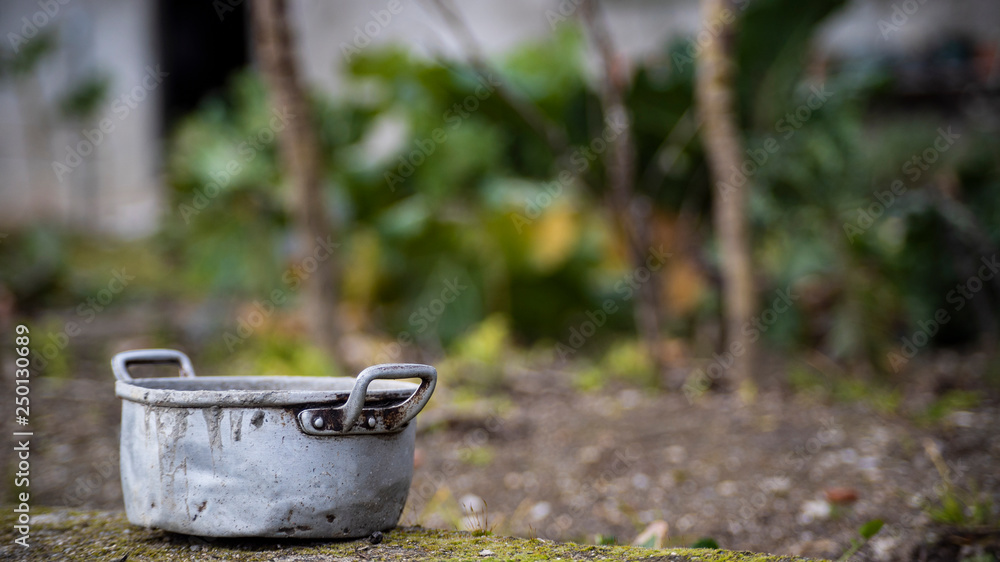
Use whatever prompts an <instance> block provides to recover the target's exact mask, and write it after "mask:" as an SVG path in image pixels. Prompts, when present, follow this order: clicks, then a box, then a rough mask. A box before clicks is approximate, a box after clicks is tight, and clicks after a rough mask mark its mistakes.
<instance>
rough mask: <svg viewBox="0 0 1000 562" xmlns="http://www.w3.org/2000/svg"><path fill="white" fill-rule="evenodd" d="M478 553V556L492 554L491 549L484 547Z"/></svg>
mask: <svg viewBox="0 0 1000 562" xmlns="http://www.w3.org/2000/svg"><path fill="white" fill-rule="evenodd" d="M479 555H480V556H493V551H492V550H490V549H488V548H484V549H483V550H480V551H479Z"/></svg>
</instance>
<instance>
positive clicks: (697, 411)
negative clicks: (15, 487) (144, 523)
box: [3, 319, 1000, 561]
mask: <svg viewBox="0 0 1000 562" xmlns="http://www.w3.org/2000/svg"><path fill="white" fill-rule="evenodd" d="M119 320H120V319H119ZM115 325H116V326H117V327H116V328H115V329H114V330H111V332H117V333H111V332H107V333H102V332H101V331H100V330H97V329H95V330H91V331H89V332H88V333H87V334H86V335H85V336H80V337H79V338H77V339H76V340H75V341H73V342H72V344H71V351H72V353H73V357H74V359H73V362H72V366H73V372H74V375H75V376H74V377H72V378H65V379H60V380H55V379H46V378H39V379H36V380H34V381H33V385H34V386H33V387H32V388H33V390H32V391H33V395H32V396H33V399H34V400H35V401H34V402H33V405H34V406H35V407H34V411H33V420H32V429H33V430H34V432H35V436H34V437H33V441H32V446H33V455H34V456H33V459H32V461H33V462H32V471H33V474H32V498H33V500H34V502H35V504H36V505H51V506H73V507H81V508H95V509H121V505H122V504H121V490H120V487H119V481H118V463H117V459H118V452H117V451H118V424H119V415H120V404H119V402H118V400H117V399H116V398H115V397H114V391H113V380H112V375H111V373H110V369H109V367H108V365H107V359H108V356H109V353H110V351H109V349H110V348H113V347H115V346H118V347H121V346H123V345H127V344H129V343H130V342H138V343H140V344H141V338H140V339H139V340H136V339H135V338H134V337H132V336H129V335H122V332H121V330H122V328H121V326H125V329H126V330H127V329H128V326H129V322H124V321H122V322H118V321H116V322H115ZM125 333H126V334H128V333H129V332H127V331H126V332H125ZM130 338H131V339H130ZM935 361H937V360H933V361H932V360H931V359H928V365H929V367H928V368H932V367H933V368H937V367H936V366H935V365H938V363H940V362H941V361H945V362H947V361H951V362H952V363H954V361H955V360H954V357H951V358H945V359H941V360H940V361H937V362H935ZM959 363H960V364H961V365H962V367H961V369H965V370H969V371H974V370H975V369H977V368H979V367H978V366H977V363H976V360H975V358H972V359H968V360H966V359H965V358H963V359H962V361H960V362H959ZM961 369H959V370H961ZM510 371H511V372H510V373H509V376H508V381H507V386H508V387H509V389H510V391H509V392H507V393H502V394H497V395H495V396H492V397H486V398H482V399H480V400H478V401H475V402H471V403H470V402H469V401H468V400H464V401H463V402H462V403H461V405H460V406H459V405H453V404H452V402H453V401H454V402H455V403H456V404H457V403H458V401H457V400H456V394H455V393H454V392H453V391H450V390H449V389H447V388H446V387H443V386H442V388H441V389H440V390H439V392H438V393H437V394H436V395H435V398H434V400H433V401H432V403H433V406H432V407H431V408H430V409H429V410H428V411H427V412H425V413H423V414H421V416H420V418H419V419H420V433H419V434H418V442H417V447H418V452H417V458H416V459H415V460H416V465H417V469H416V472H415V477H414V483H413V487H412V489H411V494H410V499H409V502H408V506H407V509H406V511H405V512H404V517H403V521H402V523H403V524H408V525H412V524H422V525H425V526H430V527H441V528H451V529H454V528H455V527H456V526H458V527H465V528H472V529H474V528H483V527H487V528H491V529H492V530H494V531H495V532H497V533H504V534H513V535H518V536H524V537H539V538H546V539H557V540H576V541H581V542H594V541H595V540H599V539H598V537H597V536H598V535H600V536H601V537H604V540H605V541H610V540H611V537H614V539H616V540H618V541H620V542H623V543H627V542H631V541H632V540H633V538H634V537H635V536H636V535H637V534H639V533H640V532H641V531H642V530H643V529H644V528H646V527H647V526H648V525H649V524H650V523H652V522H654V521H657V520H663V521H666V522H667V523H668V525H669V538H668V544H670V545H675V546H682V545H685V546H686V545H690V544H691V543H693V542H694V541H696V540H698V539H699V538H702V537H711V538H713V539H715V540H716V541H717V542H718V543H719V545H721V546H722V547H723V548H728V549H734V550H752V551H758V552H771V553H776V554H792V555H802V556H809V557H823V558H836V557H837V556H839V555H840V554H841V553H842V552H844V550H846V549H847V548H848V547H849V545H850V541H851V539H852V538H854V537H856V536H857V530H858V528H859V527H860V526H861V525H862V524H863V523H865V522H866V521H868V520H871V519H876V518H879V519H883V520H884V521H885V523H886V525H885V527H884V528H883V529H882V531H881V532H880V533H879V534H878V535H876V537H875V538H874V540H872V541H871V542H870V543H869V544H868V545H867V546H865V547H864V548H863V549H862V550H861V552H860V553H859V556H860V558H861V559H870V560H917V559H925V560H948V559H956V560H957V559H961V558H962V557H971V556H974V555H980V556H981V557H980V558H975V560H984V561H985V560H990V558H986V557H982V555H984V554H985V555H989V554H992V556H993V557H994V558H992V559H993V560H997V559H1000V555H998V554H997V552H998V550H1000V536H998V535H997V534H995V533H993V532H990V531H982V532H977V531H976V530H971V531H970V530H968V529H963V530H956V529H952V528H947V527H942V526H941V525H939V524H936V523H934V522H932V521H931V519H930V516H929V511H928V509H926V508H925V507H923V506H924V504H925V503H926V501H927V500H929V499H930V500H932V499H935V498H937V497H938V496H939V494H940V493H941V491H942V489H943V487H942V476H941V472H940V470H938V468H940V467H937V468H936V467H935V464H934V460H935V459H937V460H938V461H940V462H943V463H944V465H945V468H944V469H945V470H946V474H947V475H948V477H949V478H950V479H951V480H952V481H954V482H956V483H960V484H962V485H964V486H968V485H970V484H973V483H974V485H975V486H976V488H977V490H978V491H979V492H981V493H983V494H984V495H985V496H986V497H988V498H991V501H992V505H991V509H992V510H993V511H994V517H995V516H996V511H997V509H998V508H1000V470H998V468H1000V462H998V461H1000V431H998V428H1000V407H998V401H997V400H996V398H995V397H993V398H986V399H985V400H984V401H983V402H982V403H980V404H979V405H978V406H976V407H974V408H971V409H966V410H956V411H952V412H949V413H947V415H946V416H945V417H944V418H943V419H942V420H941V421H939V422H937V423H934V424H922V423H917V422H916V421H914V418H913V417H912V416H904V415H883V414H879V413H878V412H876V411H874V410H872V409H871V408H869V407H866V406H865V405H863V404H859V403H838V402H834V401H831V400H818V399H815V398H810V397H808V396H805V395H802V394H795V393H792V392H790V391H788V390H787V389H782V388H781V387H780V386H778V385H771V386H772V387H773V388H770V389H769V388H768V385H765V386H764V389H763V390H762V391H761V393H760V394H759V395H758V397H757V399H756V401H755V402H753V403H752V404H751V405H744V404H743V402H742V401H741V400H740V399H739V398H737V397H736V396H735V395H733V394H711V393H710V394H707V395H705V396H704V397H702V398H701V399H699V400H697V401H696V402H695V403H693V404H690V403H689V402H688V401H687V400H686V399H685V398H684V397H683V396H682V395H679V394H676V393H674V394H671V393H661V392H653V391H650V390H646V389H641V388H636V387H629V386H624V385H611V386H608V387H606V388H605V389H604V390H602V391H596V392H588V393H583V392H580V391H578V390H576V389H575V388H574V386H573V385H572V383H571V376H570V374H568V373H566V372H564V371H560V370H546V369H529V368H513V369H511V370H510ZM5 384H10V385H12V383H11V381H9V380H8V381H6V382H5ZM915 400H918V401H919V400H921V398H919V397H917V398H915ZM923 400H925V401H926V400H927V399H926V398H924V399H923ZM36 412H37V413H36ZM4 423H5V424H9V421H4ZM3 429H5V430H8V432H9V430H10V429H11V428H10V427H4V428H3ZM8 435H9V433H8ZM935 451H939V453H940V456H939V457H937V456H936V455H937V453H936V452H935ZM8 471H9V472H11V473H12V472H13V471H10V470H9V469H8ZM4 480H5V486H9V485H10V484H9V482H10V481H11V480H12V478H5V479H4ZM3 493H4V496H3V500H4V502H10V501H11V497H10V490H9V489H3ZM855 498H856V499H855ZM828 500H829V501H828ZM460 505H465V506H471V509H472V510H473V511H474V513H472V514H468V513H466V514H465V516H464V519H463V513H462V509H461V508H460V507H459V506H460ZM466 511H468V508H466ZM927 544H930V545H931V546H930V547H928V546H926V545H927ZM922 545H924V546H922Z"/></svg>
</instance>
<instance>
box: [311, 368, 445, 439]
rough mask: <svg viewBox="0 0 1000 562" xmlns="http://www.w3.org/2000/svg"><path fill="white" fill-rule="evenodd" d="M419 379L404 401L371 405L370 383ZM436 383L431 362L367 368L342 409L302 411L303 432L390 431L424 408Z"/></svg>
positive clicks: (348, 432)
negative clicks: (368, 405) (368, 398)
mask: <svg viewBox="0 0 1000 562" xmlns="http://www.w3.org/2000/svg"><path fill="white" fill-rule="evenodd" d="M409 378H419V379H420V386H418V387H417V389H416V390H414V391H413V394H411V395H410V397H409V398H407V399H406V400H405V401H404V402H403V403H402V404H398V405H396V406H390V407H387V408H368V409H366V408H365V407H364V406H365V397H366V395H367V393H368V385H370V384H371V382H372V381H373V380H377V379H409ZM436 384H437V370H436V369H434V367H431V366H430V365H420V364H416V363H389V364H386V365H375V366H373V367H368V368H367V369H365V370H364V371H361V373H360V374H359V375H358V378H357V380H356V381H355V383H354V388H353V389H352V390H351V395H350V396H349V397H348V398H347V402H346V403H345V404H344V405H343V406H341V407H339V408H311V409H308V410H302V411H301V412H299V416H298V417H299V423H300V425H301V427H302V431H304V432H305V433H308V434H310V435H345V434H351V433H353V434H364V433H389V432H393V431H396V430H399V429H401V428H402V427H403V426H405V425H406V424H407V423H408V422H409V421H410V420H412V419H413V417H414V416H416V415H417V414H418V413H419V412H420V410H422V409H423V407H424V405H426V404H427V401H428V400H430V398H431V394H433V393H434V387H435V385H436Z"/></svg>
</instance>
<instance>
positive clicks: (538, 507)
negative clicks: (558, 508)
mask: <svg viewBox="0 0 1000 562" xmlns="http://www.w3.org/2000/svg"><path fill="white" fill-rule="evenodd" d="M550 513H552V504H550V503H549V502H538V503H536V504H535V505H533V506H531V511H530V512H529V513H528V516H529V517H531V520H532V521H541V520H542V519H545V518H546V517H548V516H549V514H550Z"/></svg>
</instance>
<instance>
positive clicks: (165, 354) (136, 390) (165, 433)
mask: <svg viewBox="0 0 1000 562" xmlns="http://www.w3.org/2000/svg"><path fill="white" fill-rule="evenodd" d="M141 363H147V364H148V363H155V364H173V365H177V366H178V367H179V369H180V374H179V377H174V378H146V379H138V380H136V379H133V378H132V376H131V374H130V372H129V366H130V365H136V364H141ZM111 366H112V370H113V371H114V374H115V377H116V378H117V379H118V381H117V382H116V383H115V394H116V395H117V396H118V397H120V398H122V426H121V476H122V492H123V494H124V497H125V511H126V513H127V515H128V519H129V521H131V522H132V523H134V524H137V525H142V526H145V527H156V528H160V529H165V530H168V531H174V532H177V533H187V534H192V535H202V536H212V537H246V536H257V537H296V538H338V537H345V538H346V537H363V536H367V535H370V534H371V533H373V532H375V531H383V530H387V529H391V528H393V527H394V526H395V525H396V523H397V522H398V521H399V517H400V515H401V514H402V511H403V505H404V504H405V503H406V497H407V495H408V493H409V490H410V481H411V479H412V478H413V446H414V438H415V436H416V423H415V422H414V423H410V421H411V420H412V419H413V417H414V416H416V415H417V413H418V412H419V411H420V410H421V409H422V408H423V407H424V405H425V404H426V403H427V401H428V400H429V399H430V397H431V393H432V392H433V391H434V385H435V383H436V382H437V371H435V370H434V368H433V367H430V366H428V365H412V364H390V365H377V366H374V367H369V368H367V369H365V370H364V371H362V372H361V374H359V375H358V377H357V379H351V378H348V377H268V376H260V377H195V374H194V368H193V367H192V366H191V360H190V359H188V357H187V355H185V354H183V353H181V352H179V351H174V350H170V349H144V350H136V351H126V352H124V353H119V354H118V355H116V356H115V357H114V359H112V361H111ZM401 378H419V379H420V385H419V386H418V385H416V384H413V383H409V382H403V381H391V380H382V379H401Z"/></svg>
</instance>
